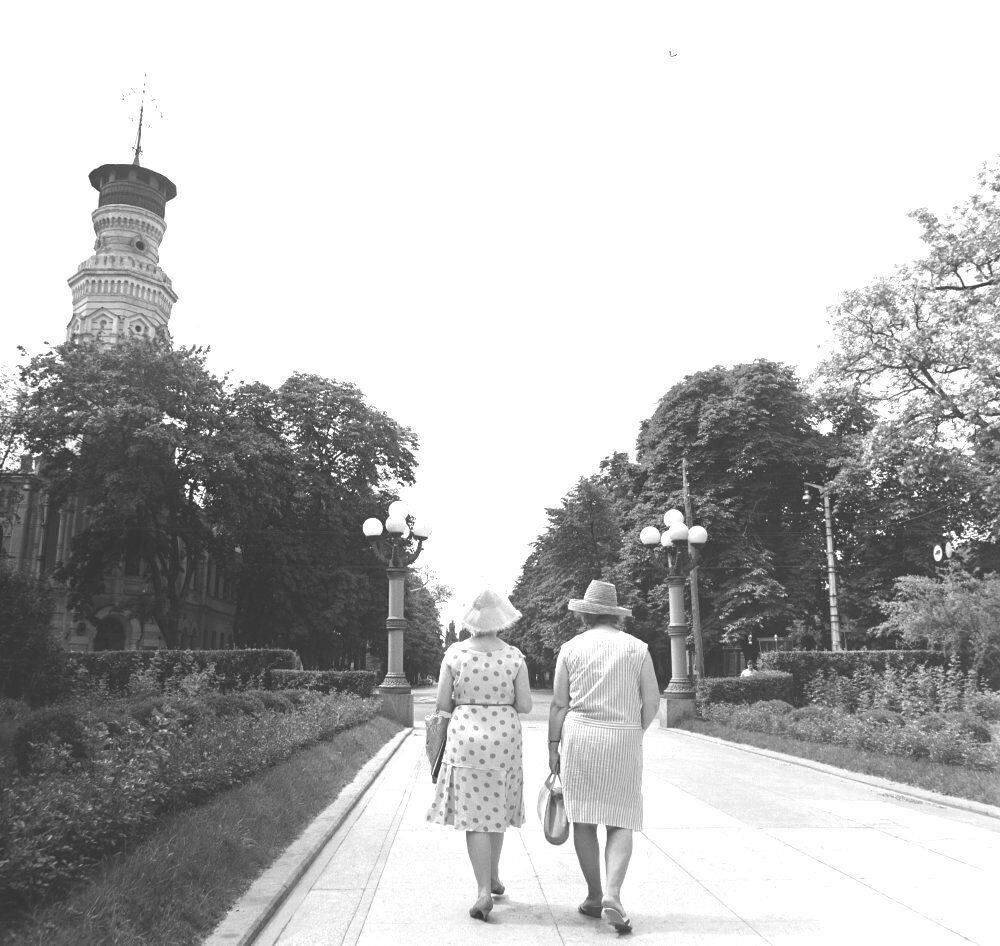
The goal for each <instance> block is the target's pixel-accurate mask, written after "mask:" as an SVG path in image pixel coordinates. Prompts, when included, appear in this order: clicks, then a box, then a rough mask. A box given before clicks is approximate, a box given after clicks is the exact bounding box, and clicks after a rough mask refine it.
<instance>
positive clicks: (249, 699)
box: [202, 691, 264, 716]
mask: <svg viewBox="0 0 1000 946" xmlns="http://www.w3.org/2000/svg"><path fill="white" fill-rule="evenodd" d="M202 702H203V703H204V705H205V706H206V707H208V709H209V710H211V711H212V712H213V713H214V714H215V715H216V716H258V715H260V714H261V713H263V712H264V704H263V702H261V700H260V697H258V696H256V695H255V694H253V693H251V692H249V691H245V692H242V693H240V692H236V693H209V694H208V695H207V696H205V697H203V698H202Z"/></svg>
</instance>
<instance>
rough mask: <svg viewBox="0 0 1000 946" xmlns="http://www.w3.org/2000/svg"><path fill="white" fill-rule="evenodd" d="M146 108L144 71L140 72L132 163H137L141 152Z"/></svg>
mask: <svg viewBox="0 0 1000 946" xmlns="http://www.w3.org/2000/svg"><path fill="white" fill-rule="evenodd" d="M145 110H146V73H143V74H142V98H140V99H139V130H138V131H137V132H136V135H135V146H134V147H133V148H132V151H133V154H134V157H133V158H132V163H133V164H134V165H136V166H138V164H139V155H140V154H142V116H143V114H144V112H145Z"/></svg>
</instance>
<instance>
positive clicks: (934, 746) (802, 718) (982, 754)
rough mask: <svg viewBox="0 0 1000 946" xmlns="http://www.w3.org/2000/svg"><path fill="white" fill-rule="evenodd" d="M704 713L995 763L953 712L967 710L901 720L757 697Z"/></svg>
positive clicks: (783, 730) (899, 751) (756, 726)
mask: <svg viewBox="0 0 1000 946" xmlns="http://www.w3.org/2000/svg"><path fill="white" fill-rule="evenodd" d="M883 714H889V715H883ZM704 715H705V718H706V719H709V720H711V721H712V722H717V723H721V724H723V725H726V726H731V727H733V728H735V729H747V730H751V731H755V732H766V733H774V734H777V735H786V736H792V737H794V738H796V739H805V740H808V741H810V742H829V743H834V744H836V745H843V746H850V747H852V748H855V749H866V750H869V751H873V752H881V753H883V754H885V755H898V756H909V757H912V758H918V759H930V760H931V761H933V762H946V763H948V764H950V765H964V766H968V767H971V768H976V769H985V770H997V769H1000V752H998V751H997V750H996V748H995V747H994V746H992V745H988V744H986V743H984V742H983V741H981V740H982V735H983V732H982V730H978V729H974V728H972V725H971V723H972V722H975V717H968V718H965V719H960V718H958V717H959V716H967V714H958V716H956V714H948V713H929V714H926V715H924V716H921V717H919V718H918V719H915V720H906V719H903V718H902V717H901V716H900V715H899V714H896V713H892V712H891V711H888V710H879V709H875V710H867V711H863V712H862V713H860V714H858V715H851V714H850V713H845V712H844V711H843V710H841V709H838V708H836V707H829V706H803V707H799V708H798V709H795V710H792V711H791V712H786V711H784V710H783V709H782V708H780V707H775V708H773V709H772V708H771V705H770V704H769V703H768V702H767V701H761V702H759V703H754V704H753V705H750V706H747V705H742V706H735V705H727V704H724V703H716V704H709V705H707V706H706V707H705V713H704ZM970 721H971V722H970ZM980 725H983V724H982V723H980Z"/></svg>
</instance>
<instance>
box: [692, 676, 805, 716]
mask: <svg viewBox="0 0 1000 946" xmlns="http://www.w3.org/2000/svg"><path fill="white" fill-rule="evenodd" d="M794 686H795V681H794V678H793V677H792V675H791V674H790V673H786V672H784V671H780V670H760V671H758V672H757V673H753V674H751V675H750V676H748V677H703V678H702V679H701V680H699V681H698V687H697V693H696V699H697V702H698V706H699V708H700V707H702V706H704V705H705V704H706V703H757V702H759V701H760V700H782V701H784V702H785V703H791V702H792V692H793V690H794Z"/></svg>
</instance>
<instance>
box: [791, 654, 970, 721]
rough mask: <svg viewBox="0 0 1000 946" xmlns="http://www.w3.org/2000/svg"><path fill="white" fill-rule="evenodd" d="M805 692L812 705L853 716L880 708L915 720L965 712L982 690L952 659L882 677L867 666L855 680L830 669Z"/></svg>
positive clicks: (893, 671)
mask: <svg viewBox="0 0 1000 946" xmlns="http://www.w3.org/2000/svg"><path fill="white" fill-rule="evenodd" d="M805 692H806V697H807V699H808V700H809V702H810V703H813V704H817V705H821V706H831V707H837V708H839V709H842V710H846V711H847V712H849V713H853V712H855V711H858V710H865V709H875V708H879V709H889V710H893V711H895V712H899V713H902V714H903V715H904V716H907V717H914V716H921V715H924V714H926V713H948V712H954V711H957V710H961V709H965V708H966V705H967V701H968V700H969V698H970V697H973V696H975V695H976V694H978V693H979V687H978V684H977V682H976V677H975V674H974V673H971V672H968V673H966V672H963V671H962V670H961V668H960V667H959V665H958V661H957V660H956V659H952V660H950V661H949V662H948V666H946V667H941V666H938V667H927V666H923V665H920V666H914V667H903V668H895V667H888V668H887V669H886V670H884V671H883V672H881V673H879V672H876V671H875V670H873V669H872V668H871V667H864V666H863V667H859V668H858V670H857V671H856V672H855V673H854V675H853V676H851V677H844V676H841V675H840V674H838V673H837V672H836V670H835V669H833V668H828V669H826V670H824V671H821V672H820V673H818V674H817V675H816V676H815V677H814V678H813V679H812V680H810V681H809V683H807V684H806V687H805Z"/></svg>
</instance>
